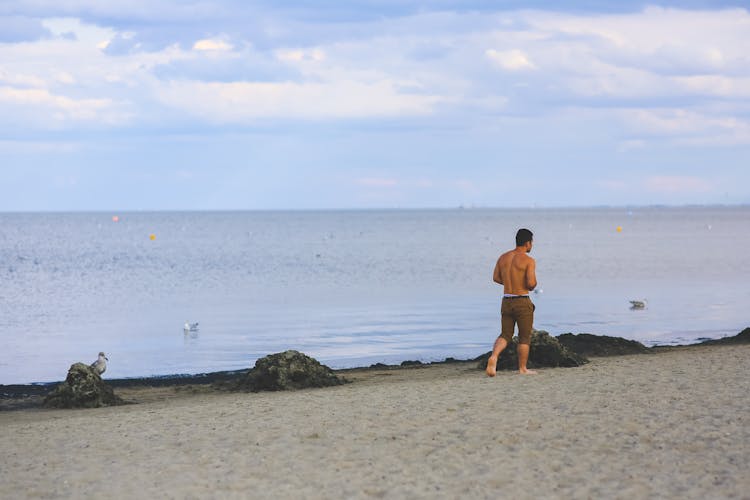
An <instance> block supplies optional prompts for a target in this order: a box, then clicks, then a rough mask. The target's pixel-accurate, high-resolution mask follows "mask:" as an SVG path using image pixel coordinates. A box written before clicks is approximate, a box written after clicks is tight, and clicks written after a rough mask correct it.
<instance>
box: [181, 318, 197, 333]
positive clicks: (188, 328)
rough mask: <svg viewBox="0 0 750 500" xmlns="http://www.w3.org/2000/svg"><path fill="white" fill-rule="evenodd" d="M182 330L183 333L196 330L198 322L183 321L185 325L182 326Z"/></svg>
mask: <svg viewBox="0 0 750 500" xmlns="http://www.w3.org/2000/svg"><path fill="white" fill-rule="evenodd" d="M182 331H183V332H185V333H190V332H197V331H198V323H189V322H187V321H185V326H183V327H182Z"/></svg>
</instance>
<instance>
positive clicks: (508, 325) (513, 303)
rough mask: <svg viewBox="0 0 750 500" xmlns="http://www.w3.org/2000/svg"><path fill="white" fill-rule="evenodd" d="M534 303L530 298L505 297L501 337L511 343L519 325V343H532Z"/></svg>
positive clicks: (501, 313) (501, 308) (502, 308)
mask: <svg viewBox="0 0 750 500" xmlns="http://www.w3.org/2000/svg"><path fill="white" fill-rule="evenodd" d="M534 309H536V307H535V306H534V303H533V302H531V299H530V298H529V297H525V296H524V297H510V298H509V297H503V303H502V306H501V307H500V315H501V319H502V328H503V329H502V333H501V334H500V336H501V337H502V338H504V339H505V341H506V342H508V343H510V341H511V340H512V339H513V330H514V328H515V326H516V323H518V342H519V343H520V344H530V343H531V328H532V327H533V325H534Z"/></svg>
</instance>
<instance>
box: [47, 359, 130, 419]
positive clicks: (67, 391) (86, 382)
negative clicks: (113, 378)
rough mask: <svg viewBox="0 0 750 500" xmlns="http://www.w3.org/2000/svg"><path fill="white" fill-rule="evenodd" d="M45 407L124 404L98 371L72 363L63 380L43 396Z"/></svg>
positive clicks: (81, 364) (96, 406)
mask: <svg viewBox="0 0 750 500" xmlns="http://www.w3.org/2000/svg"><path fill="white" fill-rule="evenodd" d="M43 404H44V406H45V407H46V408H99V407H100V406H116V405H121V404H125V401H123V400H122V399H121V398H120V397H118V396H117V395H116V394H115V392H114V390H112V387H110V386H109V385H108V384H107V383H106V382H104V381H103V380H102V378H101V376H99V373H97V371H96V370H95V369H94V368H92V367H91V366H89V365H87V364H84V363H74V364H73V365H71V366H70V369H69V370H68V376H67V377H66V378H65V382H63V383H61V384H60V385H58V386H57V387H56V388H55V389H54V390H53V391H52V392H50V393H49V394H48V395H47V397H45V398H44V403H43Z"/></svg>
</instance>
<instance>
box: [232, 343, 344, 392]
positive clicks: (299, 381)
mask: <svg viewBox="0 0 750 500" xmlns="http://www.w3.org/2000/svg"><path fill="white" fill-rule="evenodd" d="M344 383H346V380H345V379H344V378H342V377H340V376H338V375H336V374H335V373H334V371H333V370H331V369H330V368H328V367H327V366H325V365H322V364H320V362H319V361H318V360H316V359H314V358H311V357H309V356H306V355H305V354H302V353H301V352H299V351H293V350H290V351H284V352H281V353H277V354H271V355H269V356H266V357H264V358H260V359H259V360H257V361H256V362H255V367H254V368H252V369H251V370H250V371H249V372H247V375H245V376H244V377H243V378H241V379H240V380H239V381H238V382H237V383H236V384H235V386H234V388H235V389H239V390H246V391H252V392H258V391H285V390H290V389H306V388H308V387H329V386H333V385H341V384H344Z"/></svg>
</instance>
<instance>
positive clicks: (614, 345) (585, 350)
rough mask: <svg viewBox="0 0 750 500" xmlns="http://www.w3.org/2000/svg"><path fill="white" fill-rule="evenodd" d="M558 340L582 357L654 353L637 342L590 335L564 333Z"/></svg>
mask: <svg viewBox="0 0 750 500" xmlns="http://www.w3.org/2000/svg"><path fill="white" fill-rule="evenodd" d="M557 340H558V341H559V342H560V344H562V345H563V346H564V347H566V348H568V349H569V350H571V351H573V352H575V353H577V354H580V355H581V356H624V355H626V354H647V353H650V352H652V351H650V350H649V348H648V347H646V346H645V345H643V344H641V343H640V342H637V341H635V340H627V339H624V338H621V337H609V336H607V335H592V334H590V333H579V334H573V333H563V334H562V335H558V336H557Z"/></svg>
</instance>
